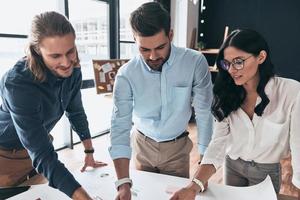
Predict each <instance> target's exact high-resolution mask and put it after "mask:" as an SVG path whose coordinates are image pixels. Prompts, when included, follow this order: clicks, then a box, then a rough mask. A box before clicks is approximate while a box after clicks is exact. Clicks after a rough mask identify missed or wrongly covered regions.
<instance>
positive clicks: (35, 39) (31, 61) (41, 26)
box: [26, 11, 79, 82]
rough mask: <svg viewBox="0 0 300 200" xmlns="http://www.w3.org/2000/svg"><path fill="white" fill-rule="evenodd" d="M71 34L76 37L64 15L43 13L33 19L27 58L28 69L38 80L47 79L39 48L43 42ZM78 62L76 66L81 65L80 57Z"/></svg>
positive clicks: (52, 12)
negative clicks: (45, 39) (48, 38)
mask: <svg viewBox="0 0 300 200" xmlns="http://www.w3.org/2000/svg"><path fill="white" fill-rule="evenodd" d="M70 33H72V34H73V35H74V36H75V37H76V35H75V30H74V28H73V26H72V24H71V23H70V21H69V20H68V19H67V18H66V17H65V16H63V15H62V14H59V13H57V12H54V11H51V12H44V13H41V14H39V15H36V16H35V17H34V18H33V20H32V24H31V32H30V37H29V45H28V48H27V51H26V56H27V61H28V68H29V69H30V71H31V72H32V73H33V75H34V77H35V78H36V80H38V81H40V82H43V81H45V79H46V68H47V67H46V65H45V63H44V61H43V57H42V55H41V52H40V48H39V45H40V43H41V41H42V40H43V39H44V38H46V37H54V36H64V35H67V34H70ZM76 54H77V53H76ZM77 62H78V63H76V64H79V59H78V55H77Z"/></svg>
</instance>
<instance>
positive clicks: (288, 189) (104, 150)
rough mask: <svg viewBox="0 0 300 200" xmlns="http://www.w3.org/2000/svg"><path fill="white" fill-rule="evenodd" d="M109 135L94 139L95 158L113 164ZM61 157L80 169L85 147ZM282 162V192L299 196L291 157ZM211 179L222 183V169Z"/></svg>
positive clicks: (193, 162)
mask: <svg viewBox="0 0 300 200" xmlns="http://www.w3.org/2000/svg"><path fill="white" fill-rule="evenodd" d="M195 130H196V127H195V125H194V124H190V125H189V132H190V134H189V137H190V138H191V139H192V141H193V142H194V148H193V149H192V152H191V159H190V166H191V169H190V174H191V176H192V175H193V174H194V172H195V169H196V167H197V165H198V164H197V163H198V160H199V154H198V153H197V149H196V148H197V145H196V141H197V140H196V135H197V134H196V131H195ZM109 143H110V141H109V135H108V134H107V135H104V136H100V137H98V138H95V139H93V144H94V148H95V150H96V151H95V158H96V159H97V160H99V161H103V162H106V163H108V164H109V165H111V166H113V164H112V160H111V159H110V157H109V154H108V146H109ZM58 156H59V159H60V160H61V161H62V162H63V163H64V164H65V165H66V167H67V168H69V169H70V170H71V171H74V170H79V169H80V168H81V167H82V164H83V158H84V153H83V147H82V145H75V146H74V149H73V150H71V149H64V150H60V151H59V152H58ZM281 164H282V185H281V189H280V193H281V194H285V195H290V196H297V189H296V188H295V187H294V186H293V185H292V184H291V178H292V169H291V165H290V159H289V158H288V159H285V160H282V161H281ZM131 167H134V163H133V162H131ZM210 180H211V181H213V182H215V183H222V181H223V178H222V169H220V170H218V171H217V173H216V174H215V175H214V176H213V177H211V179H210Z"/></svg>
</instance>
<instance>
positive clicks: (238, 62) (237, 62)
mask: <svg viewBox="0 0 300 200" xmlns="http://www.w3.org/2000/svg"><path fill="white" fill-rule="evenodd" d="M252 56H253V55H251V56H249V57H248V58H250V57H252ZM248 58H245V59H243V58H234V59H233V60H232V62H229V61H227V60H220V64H221V67H222V69H224V70H226V71H228V70H229V68H230V66H231V65H232V67H234V69H236V70H241V69H243V68H244V63H245V61H246V60H247V59H248Z"/></svg>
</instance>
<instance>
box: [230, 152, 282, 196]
mask: <svg viewBox="0 0 300 200" xmlns="http://www.w3.org/2000/svg"><path fill="white" fill-rule="evenodd" d="M267 175H269V176H270V177H271V180H272V183H273V186H274V189H275V191H276V193H277V194H278V193H279V190H280V184H281V166H280V163H256V162H254V161H244V160H242V159H240V158H238V159H237V160H232V159H231V158H230V157H229V156H228V155H227V156H226V161H225V184H226V185H231V186H251V185H256V184H258V183H260V182H262V181H263V180H264V179H265V178H266V177H267Z"/></svg>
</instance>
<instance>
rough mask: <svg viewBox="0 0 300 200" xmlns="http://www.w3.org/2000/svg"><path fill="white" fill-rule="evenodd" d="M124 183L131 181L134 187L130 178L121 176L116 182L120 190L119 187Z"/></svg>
mask: <svg viewBox="0 0 300 200" xmlns="http://www.w3.org/2000/svg"><path fill="white" fill-rule="evenodd" d="M124 183H129V185H130V187H132V180H131V179H130V178H121V179H119V180H117V181H116V182H115V187H116V189H117V190H119V187H120V186H121V185H123V184H124Z"/></svg>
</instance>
